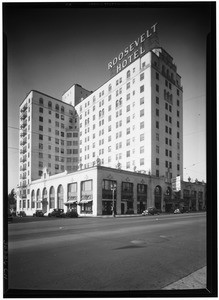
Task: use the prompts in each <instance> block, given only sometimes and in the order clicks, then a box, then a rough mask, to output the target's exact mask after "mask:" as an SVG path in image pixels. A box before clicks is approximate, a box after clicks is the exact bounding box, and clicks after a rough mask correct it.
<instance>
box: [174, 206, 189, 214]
mask: <svg viewBox="0 0 219 300" xmlns="http://www.w3.org/2000/svg"><path fill="white" fill-rule="evenodd" d="M188 212H189V209H188V208H187V207H181V208H176V209H175V210H174V212H173V213H174V214H183V213H188Z"/></svg>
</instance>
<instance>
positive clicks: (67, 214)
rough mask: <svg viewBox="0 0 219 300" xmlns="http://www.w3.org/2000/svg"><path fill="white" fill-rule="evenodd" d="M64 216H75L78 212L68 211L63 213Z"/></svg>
mask: <svg viewBox="0 0 219 300" xmlns="http://www.w3.org/2000/svg"><path fill="white" fill-rule="evenodd" d="M65 216H66V218H77V217H78V213H77V212H76V211H74V210H73V211H68V212H67V213H66V214H65Z"/></svg>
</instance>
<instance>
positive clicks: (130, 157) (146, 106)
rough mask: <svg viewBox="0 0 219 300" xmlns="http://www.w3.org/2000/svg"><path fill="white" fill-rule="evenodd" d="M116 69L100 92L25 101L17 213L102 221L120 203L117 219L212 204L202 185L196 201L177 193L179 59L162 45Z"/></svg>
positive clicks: (37, 95) (75, 91) (76, 90)
mask: <svg viewBox="0 0 219 300" xmlns="http://www.w3.org/2000/svg"><path fill="white" fill-rule="evenodd" d="M142 40H143V38H142ZM137 51H138V50H137ZM137 51H136V52H135V53H137ZM124 65H125V67H123V68H122V67H121V66H124ZM115 68H117V70H118V68H119V72H118V73H117V72H116V74H115V73H114V74H113V76H112V78H111V79H110V80H109V81H107V82H106V83H105V84H103V85H102V86H101V87H99V88H98V89H97V90H95V91H94V92H91V91H87V90H86V89H84V88H83V87H81V86H79V85H78V84H75V85H73V86H72V87H71V88H70V89H68V90H67V91H66V92H65V93H64V94H63V96H62V100H58V99H55V98H53V97H50V96H48V95H45V94H43V93H41V92H37V91H31V92H30V93H29V94H28V95H27V97H26V98H25V100H24V101H23V102H22V104H21V106H20V174H19V189H18V190H19V192H18V197H17V210H18V211H21V210H22V211H25V212H26V214H27V215H32V214H33V213H34V212H35V211H36V209H42V210H43V211H44V212H45V213H46V214H48V213H49V212H51V211H52V210H53V209H54V208H64V209H65V210H67V209H74V210H77V211H78V213H79V214H80V215H87V214H89V215H94V216H96V215H102V214H111V208H112V205H113V199H114V200H115V207H116V211H117V213H118V214H125V213H141V212H142V211H143V210H144V209H146V208H147V207H148V206H156V207H157V208H158V209H160V210H161V211H170V210H171V209H173V208H174V207H179V205H181V206H188V207H190V208H193V209H198V208H203V207H204V206H205V202H204V198H205V197H204V195H205V192H204V186H203V185H196V186H195V188H193V189H194V191H196V192H197V193H195V203H194V201H193V202H192V200H191V197H190V196H188V193H187V197H186V201H184V192H183V190H181V192H179V193H174V192H173V191H172V185H171V179H172V178H176V177H178V178H179V177H180V178H181V179H182V177H183V89H182V85H181V77H180V75H179V74H178V73H177V68H176V65H175V64H174V63H173V58H172V57H171V56H170V55H169V54H168V53H167V52H166V51H165V50H164V49H163V48H161V47H155V48H152V49H150V50H148V51H147V52H146V51H145V53H143V52H142V55H140V56H139V57H138V56H137V55H136V57H135V59H134V60H133V62H130V64H128V65H127V66H126V64H123V63H122V64H120V65H118V64H117V65H116V66H115ZM181 183H182V180H181ZM112 184H113V185H116V190H115V191H112V189H111V186H112ZM181 186H183V184H181ZM197 186H199V190H198V191H197ZM191 190H192V189H191V188H190V192H191ZM199 200H200V201H199ZM199 202H200V203H201V204H199Z"/></svg>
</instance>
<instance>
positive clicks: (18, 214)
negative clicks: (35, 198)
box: [17, 210, 26, 217]
mask: <svg viewBox="0 0 219 300" xmlns="http://www.w3.org/2000/svg"><path fill="white" fill-rule="evenodd" d="M17 216H18V217H26V213H25V211H22V210H21V211H19V212H18V213H17Z"/></svg>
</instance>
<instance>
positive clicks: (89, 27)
mask: <svg viewBox="0 0 219 300" xmlns="http://www.w3.org/2000/svg"><path fill="white" fill-rule="evenodd" d="M136 4H137V2H136V3H135V5H134V6H133V7H131V6H130V4H129V5H125V4H124V5H123V6H121V5H119V4H118V3H117V4H116V2H114V5H112V4H111V3H109V2H108V3H107V2H105V6H104V7H98V6H97V5H96V4H94V3H90V4H89V5H86V6H85V5H83V4H80V6H78V7H75V4H73V3H72V4H70V2H69V3H68V2H67V3H66V4H64V3H62V4H60V5H59V6H58V4H57V3H56V4H53V5H52V4H51V3H50V5H49V6H48V5H45V6H44V7H42V5H43V4H41V7H36V6H35V5H34V4H31V5H29V6H28V7H26V8H25V7H23V6H22V5H21V4H16V6H11V7H9V6H8V7H4V10H3V31H4V33H5V35H6V37H7V56H8V58H7V62H8V67H7V73H8V74H7V76H8V77H7V78H8V86H7V88H8V99H7V104H8V124H6V126H7V131H8V191H10V190H11V189H12V188H16V186H17V185H18V178H19V172H18V170H19V150H18V149H19V129H18V127H19V105H20V104H21V103H22V101H23V100H24V99H25V97H26V95H27V94H28V93H29V92H30V91H31V90H32V89H34V90H38V91H41V92H43V93H45V94H48V95H50V96H52V97H55V98H57V99H60V100H61V97H62V94H63V93H64V92H65V91H66V90H67V89H68V88H69V87H70V86H72V85H73V84H74V83H78V84H80V85H82V86H83V87H84V88H86V89H88V90H93V91H94V90H96V89H97V88H98V87H100V86H101V85H102V84H104V83H105V82H106V81H107V80H109V78H110V72H109V71H108V69H107V64H108V62H110V61H112V59H113V58H114V57H116V56H118V54H119V53H120V52H121V51H123V49H124V48H125V47H127V46H128V45H129V44H130V43H131V42H133V41H134V40H135V39H136V38H138V37H139V36H140V35H141V34H142V33H144V32H145V31H146V30H147V29H148V28H150V27H151V26H152V25H153V24H155V23H158V36H159V42H160V46H161V47H163V48H164V49H165V50H166V51H167V52H168V53H169V54H170V55H171V56H172V57H173V60H174V63H175V64H176V65H177V72H178V74H179V75H180V76H181V77H182V85H183V124H184V125H183V140H184V147H183V158H184V163H183V164H184V178H183V179H184V180H186V181H187V179H188V177H190V178H191V179H192V180H195V179H196V178H197V179H198V180H200V181H202V180H204V181H206V38H207V34H208V33H209V32H210V30H211V28H210V22H211V12H210V2H208V3H207V4H206V3H205V4H203V3H202V2H194V3H193V5H192V6H191V5H190V4H189V3H186V2H183V3H181V4H179V2H178V3H177V4H176V3H173V2H172V3H171V2H170V4H169V5H167V3H165V2H162V4H158V3H156V2H153V3H150V4H147V5H146V4H144V5H143V6H142V7H140V5H142V4H140V2H139V3H138V4H137V5H136ZM82 5H83V6H82Z"/></svg>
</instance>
